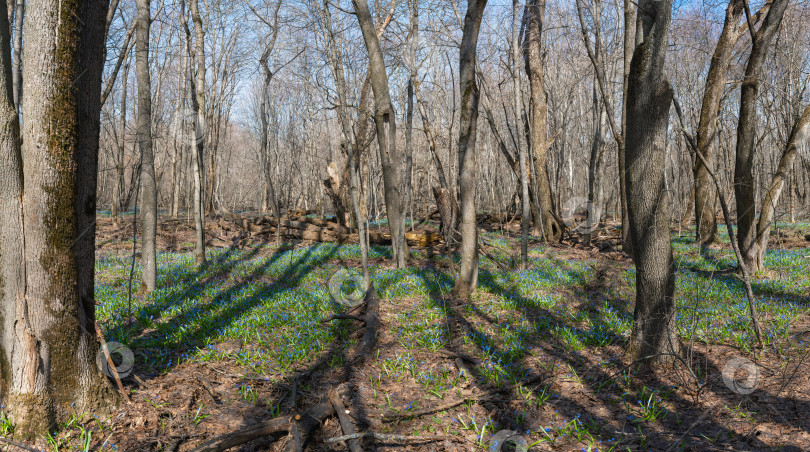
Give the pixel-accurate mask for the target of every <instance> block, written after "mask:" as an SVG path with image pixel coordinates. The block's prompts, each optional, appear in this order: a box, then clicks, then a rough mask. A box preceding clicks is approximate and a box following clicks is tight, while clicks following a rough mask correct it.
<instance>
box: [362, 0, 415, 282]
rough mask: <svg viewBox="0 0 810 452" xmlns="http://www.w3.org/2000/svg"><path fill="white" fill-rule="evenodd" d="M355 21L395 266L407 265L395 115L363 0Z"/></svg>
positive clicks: (379, 53) (375, 39)
mask: <svg viewBox="0 0 810 452" xmlns="http://www.w3.org/2000/svg"><path fill="white" fill-rule="evenodd" d="M352 4H353V5H354V8H355V11H356V15H357V22H358V23H359V24H360V30H361V31H362V32H363V40H364V41H365V43H366V50H367V51H368V58H369V66H368V69H369V75H370V76H371V89H372V90H373V91H374V122H375V124H376V126H377V145H378V147H379V152H380V166H381V167H382V174H383V191H384V194H385V211H386V214H387V216H388V227H389V228H390V231H391V246H392V249H393V257H394V262H396V265H397V268H405V267H406V266H407V264H408V244H407V243H406V242H405V223H404V221H403V215H402V199H401V196H400V193H399V177H398V176H397V141H396V135H397V133H396V130H397V129H396V119H395V118H396V115H395V114H394V106H393V104H392V103H391V96H390V93H389V89H388V74H387V73H386V71H385V61H384V60H383V54H382V49H381V48H380V40H379V38H378V37H377V32H376V30H375V27H374V22H373V20H372V18H371V12H370V11H369V9H368V3H367V2H366V0H352Z"/></svg>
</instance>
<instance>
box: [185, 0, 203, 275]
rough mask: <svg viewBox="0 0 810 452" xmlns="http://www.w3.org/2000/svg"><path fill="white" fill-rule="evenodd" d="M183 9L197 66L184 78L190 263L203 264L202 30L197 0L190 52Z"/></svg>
mask: <svg viewBox="0 0 810 452" xmlns="http://www.w3.org/2000/svg"><path fill="white" fill-rule="evenodd" d="M184 6H185V1H182V0H181V9H182V10H183V11H182V13H181V14H182V16H183V27H184V28H185V32H186V52H187V53H188V55H190V57H191V59H192V60H193V61H195V62H196V64H197V71H196V73H197V76H196V80H195V78H194V76H193V75H192V73H193V72H194V71H192V70H191V68H192V66H193V64H189V73H188V78H189V86H190V88H191V110H192V113H193V116H194V119H193V122H194V124H193V125H192V134H193V136H194V146H192V150H191V165H192V169H193V173H194V174H193V179H194V196H193V198H194V199H193V204H194V226H195V229H196V240H195V247H194V261H195V262H196V263H197V265H199V264H202V263H203V262H205V211H204V210H203V196H202V184H203V182H202V177H203V176H202V173H203V170H202V162H203V155H204V150H205V136H204V135H205V131H204V127H205V46H204V43H205V41H204V39H205V31H204V30H203V25H202V18H201V17H200V11H199V4H198V1H197V0H191V4H190V8H189V9H190V12H191V18H192V21H193V22H194V31H195V40H194V49H192V47H191V31H190V30H189V27H188V20H187V18H186V15H185V8H184Z"/></svg>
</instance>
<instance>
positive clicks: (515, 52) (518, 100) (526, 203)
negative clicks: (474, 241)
mask: <svg viewBox="0 0 810 452" xmlns="http://www.w3.org/2000/svg"><path fill="white" fill-rule="evenodd" d="M533 9H534V8H532V5H527V7H526V11H525V14H526V15H527V16H528V15H529V14H533V13H534V11H533ZM519 11H520V2H519V1H518V0H512V68H511V69H512V84H513V86H514V96H515V118H522V117H523V93H522V90H521V87H520V72H519V70H518V68H519V66H518V61H520V50H519V48H520V32H519V30H518V29H519V23H520V20H519V19H518V17H519V15H518V14H519ZM530 11H531V12H530ZM527 22H531V19H530V20H529V21H527ZM541 23H542V22H541ZM532 25H534V26H537V24H534V23H532ZM540 64H541V70H542V62H541V63H540ZM544 96H545V94H544ZM517 135H518V163H519V164H520V200H521V203H520V204H521V215H520V232H521V234H520V264H521V267H523V268H524V269H525V268H528V267H529V222H530V220H531V219H530V217H529V216H530V215H531V201H530V200H529V168H528V167H527V166H526V164H527V159H526V148H524V147H523V146H521V145H520V135H521V134H520V133H518V134H517ZM546 215H548V212H546ZM535 227H536V228H537V229H542V227H543V225H541V224H536V225H535ZM543 234H545V230H544V229H543Z"/></svg>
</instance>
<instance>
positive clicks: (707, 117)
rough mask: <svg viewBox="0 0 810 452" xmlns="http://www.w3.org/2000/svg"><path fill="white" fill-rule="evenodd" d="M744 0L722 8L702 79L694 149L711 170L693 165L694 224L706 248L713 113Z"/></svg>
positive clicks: (711, 214) (712, 194)
mask: <svg viewBox="0 0 810 452" xmlns="http://www.w3.org/2000/svg"><path fill="white" fill-rule="evenodd" d="M744 1H745V0H731V1H729V3H728V7H727V8H726V19H725V22H724V23H723V31H722V32H721V33H720V38H719V39H718V41H717V47H715V49H714V54H713V55H712V60H711V63H710V65H709V74H708V75H707V77H706V90H705V92H704V94H703V103H702V104H701V107H700V120H699V124H698V130H697V146H698V152H700V153H701V154H702V155H703V157H704V159H705V160H706V161H707V162H708V163H709V165H710V166H711V168H706V166H704V165H703V164H702V163H701V161H700V159H698V160H697V161H696V162H695V166H694V175H695V188H694V189H695V199H694V202H695V205H694V208H695V223H696V241H697V242H698V243H699V244H701V245H709V244H711V243H714V242H715V241H716V240H717V191H716V190H715V188H714V184H713V183H712V180H711V177H710V176H709V172H710V171H711V172H714V171H715V162H716V160H717V146H716V145H715V144H716V143H717V114H718V112H719V111H720V103H721V101H722V98H723V90H724V89H725V87H726V80H727V78H728V77H727V74H728V69H729V65H730V63H731V58H732V55H733V52H734V45H735V44H736V43H737V40H738V39H739V38H740V35H741V34H742V32H744V31H745V29H744V28H743V29H741V28H740V27H739V24H740V19H741V18H742V15H743V10H744V8H743V2H744Z"/></svg>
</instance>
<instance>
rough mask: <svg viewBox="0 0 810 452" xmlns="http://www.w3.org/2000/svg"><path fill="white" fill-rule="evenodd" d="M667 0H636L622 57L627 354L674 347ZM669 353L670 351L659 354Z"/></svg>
mask: <svg viewBox="0 0 810 452" xmlns="http://www.w3.org/2000/svg"><path fill="white" fill-rule="evenodd" d="M671 12H672V0H665V1H657V0H642V1H641V2H640V3H639V8H638V21H639V23H638V26H639V28H640V29H641V32H642V36H641V39H640V42H639V44H638V45H637V46H636V50H635V52H634V53H633V59H632V62H631V65H630V75H629V84H628V92H627V135H626V139H627V148H626V150H627V165H628V166H627V194H628V207H629V210H628V213H629V217H630V229H631V230H630V235H631V238H632V240H633V251H634V257H635V261H636V305H635V312H634V318H633V331H632V333H631V336H630V340H629V343H628V345H627V354H628V356H629V357H630V358H632V359H637V358H642V357H648V356H655V355H661V356H660V357H657V358H655V359H652V360H650V361H648V363H651V362H656V361H659V362H667V361H671V360H672V356H671V354H673V353H679V351H680V346H679V339H678V336H677V329H676V323H675V267H674V264H673V259H672V244H671V241H670V233H669V221H670V210H671V196H670V194H669V191H668V190H667V189H666V187H665V180H664V178H665V175H664V172H665V171H664V169H665V166H666V146H667V142H666V141H667V127H668V124H669V108H670V105H671V104H672V97H673V92H672V87H671V86H670V84H669V81H668V80H667V79H666V76H665V75H664V64H665V60H666V52H667V38H668V35H669V28H670V22H671ZM666 354H670V355H666Z"/></svg>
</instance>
